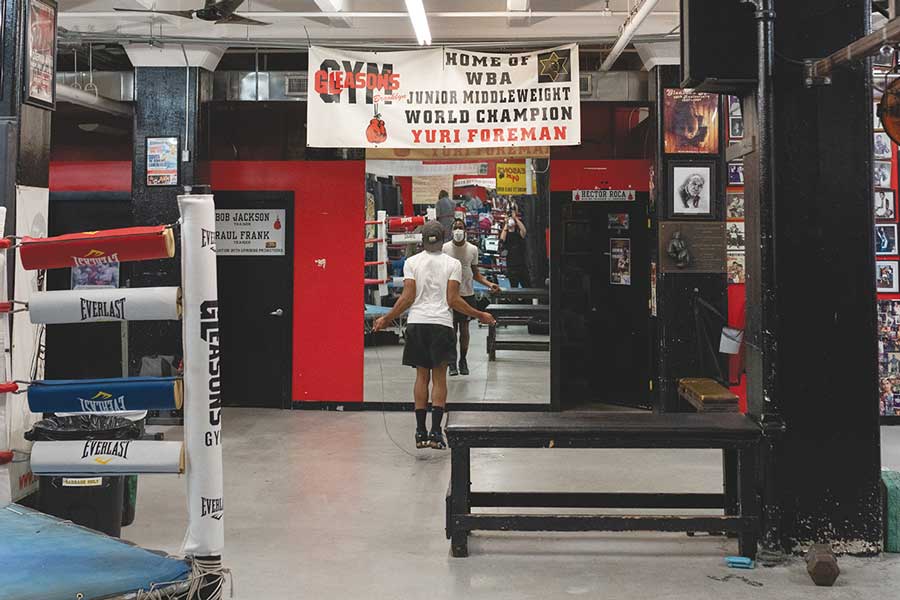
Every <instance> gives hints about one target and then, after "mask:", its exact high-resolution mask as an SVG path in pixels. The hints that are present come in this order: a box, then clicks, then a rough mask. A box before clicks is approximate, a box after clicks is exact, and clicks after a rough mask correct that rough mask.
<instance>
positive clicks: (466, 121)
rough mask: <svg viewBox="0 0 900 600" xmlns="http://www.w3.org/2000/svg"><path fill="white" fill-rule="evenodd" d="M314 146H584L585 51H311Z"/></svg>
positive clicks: (310, 104)
mask: <svg viewBox="0 0 900 600" xmlns="http://www.w3.org/2000/svg"><path fill="white" fill-rule="evenodd" d="M309 74H310V80H311V81H310V90H309V99H308V102H307V144H308V145H309V146H314V147H322V148H455V147H467V148H490V147H503V146H505V147H509V146H574V145H578V144H580V143H581V112H580V107H581V104H580V97H579V71H578V45H577V44H569V45H565V46H558V47H556V48H550V49H547V50H539V51H536V52H520V53H514V54H489V53H484V52H470V51H467V50H457V49H454V48H427V49H424V50H411V51H407V52H357V51H351V50H340V49H335V48H323V47H319V46H313V47H311V48H310V49H309Z"/></svg>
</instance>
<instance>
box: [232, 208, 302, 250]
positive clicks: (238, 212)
mask: <svg viewBox="0 0 900 600" xmlns="http://www.w3.org/2000/svg"><path fill="white" fill-rule="evenodd" d="M286 227H287V223H285V211H284V209H283V208H259V209H254V208H235V209H232V208H224V209H223V208H219V209H216V254H218V255H223V254H224V255H234V254H240V255H244V256H259V255H270V256H284V230H285V228H286Z"/></svg>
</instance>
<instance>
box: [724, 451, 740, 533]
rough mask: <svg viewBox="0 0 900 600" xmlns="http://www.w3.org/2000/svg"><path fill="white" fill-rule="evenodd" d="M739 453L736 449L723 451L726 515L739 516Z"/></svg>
mask: <svg viewBox="0 0 900 600" xmlns="http://www.w3.org/2000/svg"><path fill="white" fill-rule="evenodd" d="M737 478H738V452H737V450H735V449H734V448H725V449H723V450H722V481H723V482H724V490H723V491H724V492H725V515H726V516H733V515H736V514H738V481H737Z"/></svg>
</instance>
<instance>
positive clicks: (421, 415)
mask: <svg viewBox="0 0 900 600" xmlns="http://www.w3.org/2000/svg"><path fill="white" fill-rule="evenodd" d="M427 414H428V411H427V410H425V409H424V408H417V409H416V431H428V427H427V426H426V425H425V416H426V415H427Z"/></svg>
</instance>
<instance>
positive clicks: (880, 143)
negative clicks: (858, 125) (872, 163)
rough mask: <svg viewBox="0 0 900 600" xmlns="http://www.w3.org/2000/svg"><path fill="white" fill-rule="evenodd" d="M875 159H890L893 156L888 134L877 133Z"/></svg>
mask: <svg viewBox="0 0 900 600" xmlns="http://www.w3.org/2000/svg"><path fill="white" fill-rule="evenodd" d="M874 146H875V158H886V159H890V158H891V157H892V156H893V152H892V147H891V138H889V137H888V134H886V133H883V132H877V133H876V134H875V144H874Z"/></svg>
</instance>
